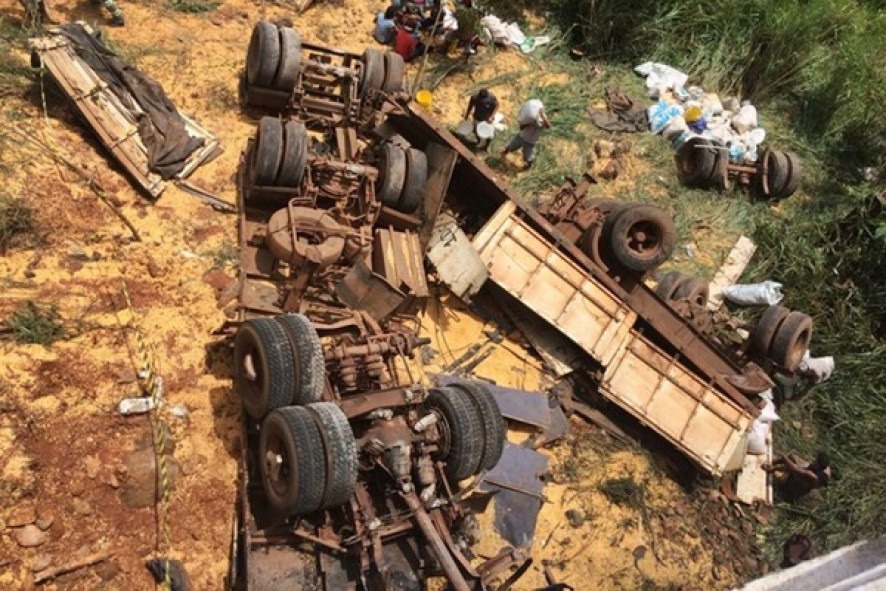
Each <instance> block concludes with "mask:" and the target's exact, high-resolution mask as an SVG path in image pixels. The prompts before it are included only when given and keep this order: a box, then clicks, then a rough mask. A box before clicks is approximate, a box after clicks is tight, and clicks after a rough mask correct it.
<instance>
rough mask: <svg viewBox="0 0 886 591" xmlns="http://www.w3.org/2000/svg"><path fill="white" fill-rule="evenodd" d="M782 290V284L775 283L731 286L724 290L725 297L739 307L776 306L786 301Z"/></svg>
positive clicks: (765, 282)
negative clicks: (783, 300)
mask: <svg viewBox="0 0 886 591" xmlns="http://www.w3.org/2000/svg"><path fill="white" fill-rule="evenodd" d="M781 288H782V285H781V283H777V282H775V281H764V282H763V283H750V284H746V285H741V284H738V285H730V286H727V287H724V288H723V296H724V297H725V298H726V299H727V300H729V301H730V302H732V303H733V304H738V305H739V306H753V305H755V304H766V305H768V306H774V305H776V304H777V303H779V302H780V301H781V300H782V299H784V294H783V293H781Z"/></svg>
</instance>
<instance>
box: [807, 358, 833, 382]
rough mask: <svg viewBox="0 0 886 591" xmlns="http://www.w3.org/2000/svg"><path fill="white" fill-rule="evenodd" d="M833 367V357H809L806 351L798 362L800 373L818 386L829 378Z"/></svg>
mask: <svg viewBox="0 0 886 591" xmlns="http://www.w3.org/2000/svg"><path fill="white" fill-rule="evenodd" d="M834 367H835V364H834V358H833V357H811V356H810V355H809V351H808V350H807V351H806V354H805V355H803V361H801V362H800V373H803V374H806V375H807V376H808V377H809V378H810V379H811V380H812V383H813V384H820V383H822V382H823V381H825V380H826V379H828V378H829V377H831V374H832V373H834Z"/></svg>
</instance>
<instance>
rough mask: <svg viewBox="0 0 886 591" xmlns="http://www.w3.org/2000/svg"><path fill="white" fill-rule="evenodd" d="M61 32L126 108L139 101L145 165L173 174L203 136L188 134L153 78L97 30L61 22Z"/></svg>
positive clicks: (200, 141) (160, 171) (179, 117)
mask: <svg viewBox="0 0 886 591" xmlns="http://www.w3.org/2000/svg"><path fill="white" fill-rule="evenodd" d="M61 32H62V34H63V35H64V36H65V37H67V38H68V39H70V40H71V42H72V43H73V44H74V48H75V51H76V52H77V55H78V56H79V57H80V59H82V60H83V61H85V62H86V63H87V64H89V66H90V67H91V68H92V69H93V71H95V73H96V74H97V75H98V77H99V78H101V79H102V80H103V81H104V82H105V83H107V84H108V86H109V89H110V90H111V92H113V93H114V94H115V95H117V97H118V98H119V99H120V100H121V101H122V102H123V104H124V105H125V106H126V107H127V108H134V106H135V105H133V101H136V102H137V103H138V106H139V107H140V108H141V110H142V111H144V113H143V114H139V115H138V135H139V136H140V137H141V139H142V142H144V144H145V147H146V148H147V150H148V167H149V168H150V170H151V172H154V173H157V174H159V175H160V176H161V177H162V178H163V179H164V180H169V179H171V178H173V177H174V176H175V175H176V174H178V173H179V172H180V171H181V170H182V169H183V168H184V167H185V161H186V160H187V158H188V156H190V155H191V154H192V153H193V152H194V150H196V149H198V148H199V147H200V146H202V145H203V138H195V137H191V135H190V134H188V132H187V129H186V128H185V121H184V119H182V117H181V115H180V114H179V112H178V109H176V108H175V105H174V104H173V103H172V101H171V100H169V97H168V96H166V91H164V90H163V87H162V86H160V84H159V83H158V82H157V81H156V80H154V79H153V78H151V77H150V76H147V75H146V74H144V73H142V72H139V71H138V70H137V69H135V68H134V67H133V66H130V65H128V64H125V63H124V62H123V61H122V60H121V59H120V58H119V57H118V56H117V55H116V54H115V53H114V52H113V51H111V50H110V49H109V48H108V47H107V46H106V45H105V44H104V43H102V41H101V38H100V36H99V35H98V34H95V35H90V34H89V33H88V32H87V31H86V29H84V28H83V26H82V25H79V24H77V23H72V24H69V25H64V26H62V27H61Z"/></svg>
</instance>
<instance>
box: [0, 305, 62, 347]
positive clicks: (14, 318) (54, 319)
mask: <svg viewBox="0 0 886 591" xmlns="http://www.w3.org/2000/svg"><path fill="white" fill-rule="evenodd" d="M6 326H7V327H8V328H9V329H10V330H11V333H12V338H13V339H15V340H16V341H17V342H19V343H35V344H38V345H44V346H48V345H51V344H52V343H54V342H55V341H57V340H59V339H62V338H64V337H65V336H66V332H67V331H66V330H65V327H64V324H62V321H61V316H60V315H59V312H58V308H56V306H55V305H54V304H38V303H35V302H33V301H30V300H28V301H27V302H26V303H25V305H24V306H22V307H21V308H19V309H18V310H16V311H14V312H13V313H12V315H11V316H10V317H9V318H8V319H7V320H6Z"/></svg>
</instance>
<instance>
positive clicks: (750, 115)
mask: <svg viewBox="0 0 886 591" xmlns="http://www.w3.org/2000/svg"><path fill="white" fill-rule="evenodd" d="M732 127H734V128H735V131H737V132H738V133H746V132H748V131H750V130H752V129H754V128H755V127H757V108H756V107H754V105H752V104H750V103H748V104H746V105H743V106H742V107H741V109H739V110H738V115H736V116H735V117H733V118H732Z"/></svg>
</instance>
